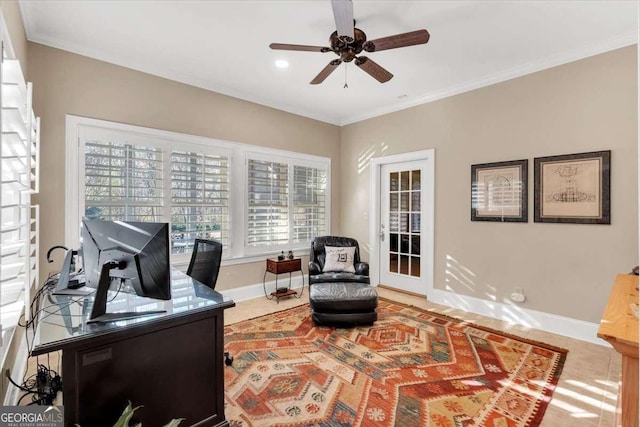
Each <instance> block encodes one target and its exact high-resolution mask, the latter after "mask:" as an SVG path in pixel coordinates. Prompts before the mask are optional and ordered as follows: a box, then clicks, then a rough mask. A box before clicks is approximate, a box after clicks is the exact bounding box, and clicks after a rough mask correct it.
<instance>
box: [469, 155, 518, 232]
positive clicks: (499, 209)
mask: <svg viewBox="0 0 640 427" xmlns="http://www.w3.org/2000/svg"><path fill="white" fill-rule="evenodd" d="M528 176H529V161H528V160H527V159H524V160H511V161H506V162H494V163H482V164H477V165H471V221H494V222H527V221H529V208H528V203H529V193H528Z"/></svg>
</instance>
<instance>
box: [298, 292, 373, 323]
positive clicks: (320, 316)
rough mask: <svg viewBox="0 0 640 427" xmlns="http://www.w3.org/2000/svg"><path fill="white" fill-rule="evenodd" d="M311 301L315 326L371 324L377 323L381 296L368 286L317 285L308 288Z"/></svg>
mask: <svg viewBox="0 0 640 427" xmlns="http://www.w3.org/2000/svg"><path fill="white" fill-rule="evenodd" d="M309 302H310V304H311V313H312V318H313V321H314V322H315V323H316V324H329V323H331V324H371V323H373V322H375V321H376V320H378V313H377V312H376V308H377V307H378V293H377V292H376V290H375V289H374V288H372V287H371V285H369V284H366V283H353V282H327V283H314V284H313V285H311V286H310V287H309Z"/></svg>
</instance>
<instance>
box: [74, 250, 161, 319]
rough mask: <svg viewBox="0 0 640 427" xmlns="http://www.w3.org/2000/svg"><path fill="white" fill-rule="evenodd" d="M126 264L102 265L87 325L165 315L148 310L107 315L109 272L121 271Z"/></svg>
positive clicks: (112, 263)
mask: <svg viewBox="0 0 640 427" xmlns="http://www.w3.org/2000/svg"><path fill="white" fill-rule="evenodd" d="M125 267H126V263H124V262H117V261H107V262H105V263H104V264H103V265H102V270H101V271H100V280H99V281H98V289H97V290H96V296H95V299H94V300H93V308H92V309H91V315H90V316H89V320H87V323H108V322H116V321H118V320H127V319H134V318H136V317H143V316H149V315H152V314H162V313H166V312H167V310H150V311H130V312H122V313H107V294H108V292H109V285H110V284H111V275H110V271H111V270H113V269H116V268H118V269H123V268H125Z"/></svg>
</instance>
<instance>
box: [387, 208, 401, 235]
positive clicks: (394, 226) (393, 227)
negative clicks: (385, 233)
mask: <svg viewBox="0 0 640 427" xmlns="http://www.w3.org/2000/svg"><path fill="white" fill-rule="evenodd" d="M398 222H399V220H398V214H397V213H390V214H389V232H391V233H393V232H397V231H398V227H399V224H398Z"/></svg>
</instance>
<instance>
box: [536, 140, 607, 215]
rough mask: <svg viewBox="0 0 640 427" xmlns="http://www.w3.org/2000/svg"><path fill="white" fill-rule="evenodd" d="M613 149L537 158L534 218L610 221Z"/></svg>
mask: <svg viewBox="0 0 640 427" xmlns="http://www.w3.org/2000/svg"><path fill="white" fill-rule="evenodd" d="M610 175H611V151H610V150H608V151H595V152H592V153H580V154H568V155H563V156H551V157H539V158H535V159H534V181H535V190H534V221H535V222H564V223H567V222H568V223H575V224H611V200H610V197H611V196H610V194H611V193H610V185H609V184H610Z"/></svg>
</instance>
